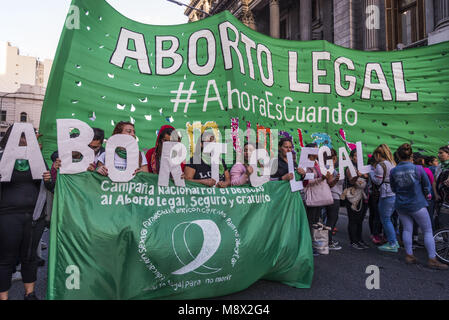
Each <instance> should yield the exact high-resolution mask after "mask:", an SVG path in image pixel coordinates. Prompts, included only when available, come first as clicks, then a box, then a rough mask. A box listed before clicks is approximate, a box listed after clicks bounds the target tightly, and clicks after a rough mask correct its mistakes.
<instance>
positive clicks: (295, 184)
mask: <svg viewBox="0 0 449 320" xmlns="http://www.w3.org/2000/svg"><path fill="white" fill-rule="evenodd" d="M287 161H288V173H292V174H293V179H291V180H290V189H291V191H292V192H296V191H300V190H302V189H304V186H303V183H302V181H296V178H295V168H294V165H293V154H292V153H291V152H288V153H287Z"/></svg>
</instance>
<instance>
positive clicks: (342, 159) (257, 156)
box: [1, 119, 370, 203]
mask: <svg viewBox="0 0 449 320" xmlns="http://www.w3.org/2000/svg"><path fill="white" fill-rule="evenodd" d="M71 121H75V122H76V123H75V124H76V126H75V127H76V128H79V129H80V132H81V134H80V136H79V137H77V138H73V139H70V137H69V139H66V141H65V142H64V143H61V142H62V141H63V140H62V139H61V138H60V136H61V135H62V136H66V135H67V134H68V129H69V125H73V124H74V123H72V122H71ZM57 122H58V149H59V153H60V155H66V159H65V161H67V162H68V163H69V165H68V166H69V167H70V165H71V166H74V165H77V163H71V162H70V161H71V158H70V160H69V159H68V155H70V157H71V153H72V151H79V150H84V148H87V149H86V150H85V152H86V154H87V156H85V158H88V161H93V159H92V160H90V159H89V155H90V152H92V153H93V150H92V149H90V148H89V147H88V145H89V143H90V141H91V140H92V138H93V130H92V129H91V128H90V127H89V125H88V124H86V123H85V122H82V121H80V120H74V119H58V120H57ZM89 129H90V130H91V131H92V132H91V131H90V130H89ZM89 133H90V134H92V136H91V135H90V134H89ZM86 135H87V136H86ZM79 139H81V141H82V142H80V141H79ZM72 141H73V142H72ZM75 141H77V143H76V144H75ZM36 143H37V141H36ZM227 143H228V144H232V139H228V140H227ZM8 144H10V142H8ZM8 144H7V146H8ZM166 144H167V148H168V149H166V150H165V145H166ZM117 147H123V148H125V149H127V156H128V160H127V161H128V162H127V168H126V171H119V170H117V169H115V167H114V162H113V159H114V153H115V149H116V148H117ZM356 147H357V149H356V150H357V154H358V155H360V156H359V157H357V166H358V170H359V172H360V173H362V174H364V173H368V172H369V168H370V167H369V166H367V165H364V164H363V150H362V143H361V142H360V141H359V142H357V143H356ZM164 150H165V152H166V153H165V152H164ZM227 150H233V149H232V147H229V148H227V145H226V144H225V143H217V142H206V143H204V150H203V152H204V153H210V154H211V169H212V170H211V171H212V178H213V179H215V181H219V164H220V161H221V155H222V154H225V155H226V153H227ZM83 152H84V151H83ZM186 152H187V151H186V148H185V145H183V144H182V143H179V142H166V143H164V145H163V153H164V159H166V160H167V161H162V167H163V168H164V169H163V170H162V175H160V176H159V180H158V184H159V185H160V186H165V187H168V180H167V177H168V176H169V175H170V174H171V175H172V176H173V178H174V180H175V184H176V186H178V187H180V186H181V187H182V186H184V184H183V180H182V179H181V175H182V172H181V170H180V166H179V164H180V163H181V162H183V161H184V160H185V158H186ZM324 154H326V155H327V158H329V157H330V150H329V148H328V147H326V146H322V147H321V148H320V149H318V148H306V147H304V148H302V150H301V154H300V161H299V167H301V168H303V169H307V168H311V167H313V166H314V162H312V161H310V160H309V159H308V157H309V155H318V163H319V166H320V168H321V171H322V172H323V174H326V173H327V172H331V173H332V172H333V170H334V168H333V163H332V161H331V160H330V159H326V160H325V159H324V158H325V157H324ZM83 160H84V159H83ZM259 160H263V161H262V162H263V166H264V168H263V175H262V176H260V177H259V176H254V174H256V175H257V173H256V172H258V171H259V170H260V169H259V168H258V167H257V166H256V165H255V163H256V162H257V161H259ZM138 161H139V150H138V144H137V141H136V140H135V139H134V138H133V137H131V136H129V135H120V134H117V135H113V136H112V137H111V138H109V140H108V142H107V144H106V166H108V170H109V178H110V179H111V180H112V181H113V182H109V181H103V182H102V184H101V188H102V190H103V191H110V192H128V190H129V193H131V192H133V191H134V190H136V192H138V193H142V194H148V195H152V194H154V187H153V186H148V185H141V184H134V183H131V184H130V185H128V184H126V183H123V184H120V183H117V182H128V181H130V180H131V179H132V178H133V177H134V175H133V173H134V171H135V169H137V168H138ZM273 161H274V158H270V157H269V155H268V153H267V151H266V150H265V149H257V150H255V152H253V154H252V156H251V158H250V164H251V166H252V167H253V169H254V172H253V174H252V175H251V176H250V181H251V180H254V181H251V183H253V182H254V185H255V186H261V185H263V184H264V183H266V182H268V181H269V179H267V177H269V175H268V173H267V170H270V172H271V169H273V167H274V164H273ZM2 163H3V159H2ZM86 163H87V162H86ZM63 164H64V162H63ZM326 165H327V167H329V168H327V167H326ZM166 166H168V167H166ZM87 167H88V164H87V166H86V167H84V166H83V167H81V168H77V169H76V170H74V169H73V168H72V169H70V170H68V171H70V172H64V173H69V174H72V173H79V172H84V171H87ZM346 167H348V168H349V171H350V173H351V176H356V175H357V173H356V171H355V168H354V165H353V164H352V162H351V160H350V159H349V155H348V152H347V150H346V149H345V148H344V147H341V148H340V149H339V172H340V173H341V172H344V169H345V168H346ZM1 168H2V170H3V171H5V169H4V167H1ZM61 169H62V167H61ZM166 169H167V170H168V171H167V170H166ZM178 169H179V170H178ZM3 171H2V172H3ZM66 171H67V167H66ZM166 171H167V172H166ZM164 172H165V173H164ZM5 173H7V172H6V171H5ZM2 176H3V174H2ZM5 176H6V175H5ZM205 178H210V177H205ZM2 179H3V178H2ZM309 179H313V174H311V173H308V174H306V177H305V180H309ZM298 186H299V185H298ZM129 188H130V189H129ZM293 189H295V190H296V189H297V187H295V188H293ZM293 189H292V191H293ZM181 190H183V188H181ZM186 190H192V191H190V194H194V192H195V191H196V192H197V193H196V194H198V192H199V191H198V190H199V189H195V188H188V189H186ZM206 190H209V191H208V192H215V191H214V190H215V189H214V188H207V189H206ZM186 194H187V192H186ZM106 200H107V199H105V203H108V202H109V201H106ZM124 201H126V199H120V200H119V201H118V202H123V203H124ZM139 201H140V202H141V201H142V200H139Z"/></svg>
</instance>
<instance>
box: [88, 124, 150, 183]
mask: <svg viewBox="0 0 449 320" xmlns="http://www.w3.org/2000/svg"><path fill="white" fill-rule="evenodd" d="M115 134H127V135H130V136H132V137H133V138H134V139H135V138H136V131H135V128H134V124H132V123H131V122H125V121H120V122H119V123H117V125H116V126H115V128H114V131H113V132H112V135H115ZM105 159H106V152H103V153H102V154H101V155H100V156H99V157H98V167H97V172H98V173H99V174H101V175H103V176H107V175H108V168H106V166H105V165H104V164H105V163H106V160H105ZM114 165H115V167H116V168H117V169H118V170H126V150H125V149H123V148H117V150H116V151H115V153H114ZM138 172H148V163H147V159H146V157H145V154H144V153H143V152H140V153H139V168H137V169H136V171H135V172H134V173H135V174H136V173H138Z"/></svg>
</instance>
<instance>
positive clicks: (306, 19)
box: [299, 0, 312, 41]
mask: <svg viewBox="0 0 449 320" xmlns="http://www.w3.org/2000/svg"><path fill="white" fill-rule="evenodd" d="M299 33H300V35H301V40H302V41H306V40H312V0H300V2H299Z"/></svg>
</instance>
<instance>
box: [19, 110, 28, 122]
mask: <svg viewBox="0 0 449 320" xmlns="http://www.w3.org/2000/svg"><path fill="white" fill-rule="evenodd" d="M27 118H28V115H27V114H26V112H22V113H21V114H20V122H27Z"/></svg>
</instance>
